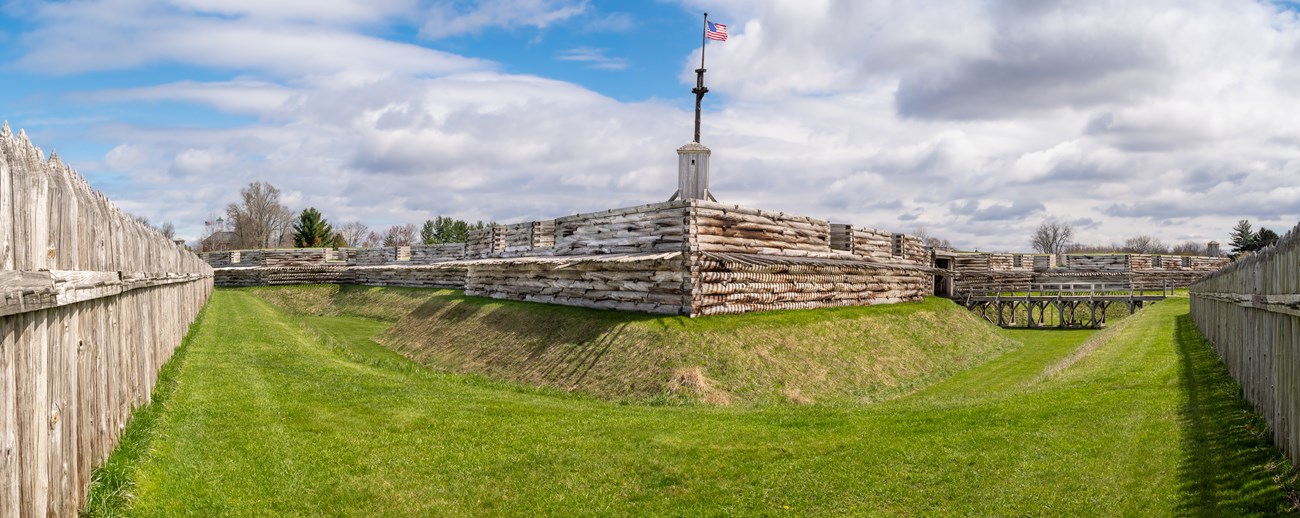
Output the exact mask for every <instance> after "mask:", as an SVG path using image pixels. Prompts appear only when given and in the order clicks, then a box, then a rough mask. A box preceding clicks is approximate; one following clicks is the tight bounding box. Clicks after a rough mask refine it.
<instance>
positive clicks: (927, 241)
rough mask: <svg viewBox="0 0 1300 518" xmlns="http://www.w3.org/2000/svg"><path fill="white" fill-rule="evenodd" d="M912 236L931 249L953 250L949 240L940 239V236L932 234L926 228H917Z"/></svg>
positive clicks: (913, 230)
mask: <svg viewBox="0 0 1300 518" xmlns="http://www.w3.org/2000/svg"><path fill="white" fill-rule="evenodd" d="M912 235H913V236H916V237H917V238H919V239H920V240H921V244H923V245H925V246H928V247H930V248H952V243H949V242H948V240H947V239H940V238H939V237H938V236H934V235H932V234H930V230H929V229H927V228H925V227H916V228H914V229H912Z"/></svg>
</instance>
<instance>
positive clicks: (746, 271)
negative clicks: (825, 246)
mask: <svg viewBox="0 0 1300 518" xmlns="http://www.w3.org/2000/svg"><path fill="white" fill-rule="evenodd" d="M697 269H698V271H697V273H696V275H695V281H694V282H695V290H694V297H693V299H692V310H691V314H693V315H716V314H726V313H746V312H750V311H769V310H776V309H812V308H826V307H838V306H866V305H871V304H892V303H897V302H910V301H919V300H922V299H923V298H925V295H926V294H928V293H929V292H930V290H931V284H930V281H931V278H932V273H933V271H932V269H931V268H925V267H919V266H912V265H905V264H886V263H873V262H866V261H857V260H847V259H827V258H812V257H794V256H780V255H772V254H730V253H719V252H705V253H703V254H702V257H701V258H700V260H699V261H698V262H697Z"/></svg>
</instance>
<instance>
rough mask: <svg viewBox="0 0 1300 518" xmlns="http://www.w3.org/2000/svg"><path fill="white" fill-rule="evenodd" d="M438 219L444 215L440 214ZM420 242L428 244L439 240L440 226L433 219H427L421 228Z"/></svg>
mask: <svg viewBox="0 0 1300 518" xmlns="http://www.w3.org/2000/svg"><path fill="white" fill-rule="evenodd" d="M438 219H442V216H438ZM420 242H422V243H424V244H426V245H432V244H434V243H437V242H438V226H437V224H436V223H434V221H433V220H431V219H430V220H425V222H424V226H423V227H421V228H420Z"/></svg>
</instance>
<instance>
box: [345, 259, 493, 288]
mask: <svg viewBox="0 0 1300 518" xmlns="http://www.w3.org/2000/svg"><path fill="white" fill-rule="evenodd" d="M467 270H468V266H466V265H464V264H458V263H439V264H428V265H409V266H359V267H356V268H351V269H349V271H348V272H347V277H346V278H344V279H343V280H342V281H341V282H342V283H344V284H360V285H363V286H401V287H407V288H453V289H465V277H466V272H467Z"/></svg>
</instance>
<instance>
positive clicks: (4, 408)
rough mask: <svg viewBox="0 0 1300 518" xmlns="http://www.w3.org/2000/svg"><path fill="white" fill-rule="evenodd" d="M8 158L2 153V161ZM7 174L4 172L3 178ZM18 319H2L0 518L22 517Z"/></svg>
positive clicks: (0, 344)
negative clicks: (19, 454)
mask: <svg viewBox="0 0 1300 518" xmlns="http://www.w3.org/2000/svg"><path fill="white" fill-rule="evenodd" d="M3 158H4V154H3V153H0V160H3ZM3 173H4V171H0V174H3ZM17 321H18V319H17V318H0V516H18V515H19V509H20V508H19V461H18V451H19V449H18V423H19V420H18V419H19V414H18V394H17V371H16V368H15V365H14V364H15V361H16V360H17V357H16V356H15V350H14V349H15V348H16V342H15V341H16V339H17V336H16V333H17V331H18V330H17V328H16V327H15V324H16V323H17Z"/></svg>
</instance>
